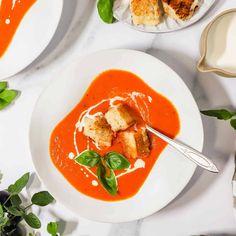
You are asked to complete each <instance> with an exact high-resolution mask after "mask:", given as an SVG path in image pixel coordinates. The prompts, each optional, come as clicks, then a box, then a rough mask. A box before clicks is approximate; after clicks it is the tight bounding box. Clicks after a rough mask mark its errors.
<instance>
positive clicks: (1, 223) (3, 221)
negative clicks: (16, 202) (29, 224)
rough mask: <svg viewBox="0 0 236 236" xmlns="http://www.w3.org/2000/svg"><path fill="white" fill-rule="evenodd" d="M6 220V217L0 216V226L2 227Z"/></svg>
mask: <svg viewBox="0 0 236 236" xmlns="http://www.w3.org/2000/svg"><path fill="white" fill-rule="evenodd" d="M8 220H9V219H8V217H2V218H0V227H4V226H5V225H6V224H7V222H8Z"/></svg>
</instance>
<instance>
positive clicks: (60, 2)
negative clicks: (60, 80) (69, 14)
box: [0, 0, 64, 80]
mask: <svg viewBox="0 0 236 236" xmlns="http://www.w3.org/2000/svg"><path fill="white" fill-rule="evenodd" d="M41 1H45V0H41ZM35 4H37V2H36V3H34V4H33V6H32V7H31V8H33V7H34V5H35ZM63 6H64V0H57V11H58V12H57V19H56V20H55V21H54V26H53V27H52V29H51V32H50V34H49V35H48V37H47V40H46V41H45V42H44V44H43V45H42V46H41V48H39V49H38V51H37V53H35V54H34V55H33V56H31V59H28V60H27V62H25V64H24V65H23V64H22V65H21V66H20V67H19V68H17V69H15V70H11V71H9V72H8V73H5V74H3V75H1V73H0V80H3V79H7V78H9V77H11V76H14V75H16V74H18V73H19V72H21V71H22V70H24V69H25V68H26V67H27V66H29V65H30V64H31V63H32V62H34V61H35V60H36V59H37V58H38V57H39V56H40V55H41V54H42V53H43V52H44V50H45V49H46V48H47V46H48V45H49V44H50V42H51V40H52V39H53V37H54V35H55V33H56V30H57V28H58V25H59V22H60V19H61V15H62V11H63ZM31 8H30V9H29V10H28V11H27V12H26V14H25V16H24V17H23V19H22V20H21V22H20V24H19V26H18V27H17V30H16V32H15V34H14V36H13V39H12V41H11V42H10V44H9V46H8V48H7V50H6V52H5V53H4V55H3V57H2V58H4V57H5V54H7V52H8V51H9V49H10V48H11V45H12V43H13V42H14V38H15V36H16V35H17V34H18V31H20V30H21V28H22V22H24V19H25V17H26V16H27V15H28V14H29V12H30V10H31ZM15 43H16V42H14V44H15ZM36 43H37V42H36V41H35V44H36ZM0 64H1V59H0Z"/></svg>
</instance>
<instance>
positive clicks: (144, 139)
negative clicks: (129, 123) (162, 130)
mask: <svg viewBox="0 0 236 236" xmlns="http://www.w3.org/2000/svg"><path fill="white" fill-rule="evenodd" d="M135 140H136V145H137V149H138V154H139V155H140V156H141V157H144V156H148V155H149V153H150V140H149V137H148V134H147V130H146V129H144V128H143V129H139V130H138V131H137V132H136V133H135Z"/></svg>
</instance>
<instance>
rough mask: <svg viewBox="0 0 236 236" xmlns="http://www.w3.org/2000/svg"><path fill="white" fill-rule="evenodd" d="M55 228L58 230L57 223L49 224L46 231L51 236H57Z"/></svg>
mask: <svg viewBox="0 0 236 236" xmlns="http://www.w3.org/2000/svg"><path fill="white" fill-rule="evenodd" d="M57 228H58V223H57V222H50V223H48V225H47V231H48V233H49V234H51V236H57Z"/></svg>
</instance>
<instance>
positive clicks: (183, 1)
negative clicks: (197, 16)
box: [162, 0, 199, 21]
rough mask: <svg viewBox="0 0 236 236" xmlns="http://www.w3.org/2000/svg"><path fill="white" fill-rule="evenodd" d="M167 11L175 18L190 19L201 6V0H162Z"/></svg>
mask: <svg viewBox="0 0 236 236" xmlns="http://www.w3.org/2000/svg"><path fill="white" fill-rule="evenodd" d="M162 2H163V8H164V11H165V13H166V14H167V15H168V16H169V17H171V18H173V19H174V20H183V21H186V20H188V19H190V18H191V17H192V16H193V14H194V12H195V11H196V9H197V8H198V7H199V0H162Z"/></svg>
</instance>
